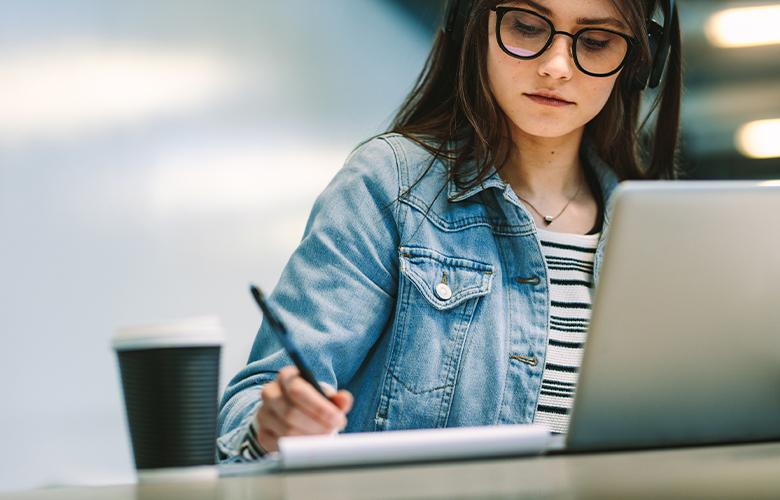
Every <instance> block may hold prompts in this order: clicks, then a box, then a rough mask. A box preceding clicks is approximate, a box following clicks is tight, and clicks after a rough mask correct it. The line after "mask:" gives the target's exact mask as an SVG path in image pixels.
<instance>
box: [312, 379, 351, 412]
mask: <svg viewBox="0 0 780 500" xmlns="http://www.w3.org/2000/svg"><path fill="white" fill-rule="evenodd" d="M320 385H321V386H322V390H323V391H324V392H325V394H326V395H327V396H328V399H329V400H330V402H331V403H333V404H334V405H336V406H337V407H338V409H339V410H341V411H343V412H344V413H349V410H351V409H352V403H353V402H354V398H353V397H352V393H350V392H349V391H345V390H344V389H342V390H340V391H339V392H336V389H334V388H333V386H332V385H330V384H329V383H327V382H320Z"/></svg>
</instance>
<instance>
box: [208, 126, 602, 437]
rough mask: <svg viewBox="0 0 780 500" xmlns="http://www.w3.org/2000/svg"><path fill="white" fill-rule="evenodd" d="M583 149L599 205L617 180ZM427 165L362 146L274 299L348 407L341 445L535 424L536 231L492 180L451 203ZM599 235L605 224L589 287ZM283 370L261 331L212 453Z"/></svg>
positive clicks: (438, 171)
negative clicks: (379, 435)
mask: <svg viewBox="0 0 780 500" xmlns="http://www.w3.org/2000/svg"><path fill="white" fill-rule="evenodd" d="M583 148H584V150H583V152H584V154H585V158H586V161H587V163H588V165H590V168H592V172H594V173H595V177H596V178H597V179H598V183H599V186H600V187H601V192H602V194H603V197H604V200H603V201H604V205H605V206H608V200H609V198H610V195H611V193H612V192H613V190H614V188H615V187H616V185H617V178H616V176H615V174H614V173H613V171H612V169H611V168H609V166H607V165H606V164H604V162H603V161H601V160H600V159H599V158H598V156H597V155H596V154H595V152H594V150H593V148H592V147H591V146H590V145H589V143H588V142H587V140H586V141H585V142H584V143H583ZM430 160H431V155H430V153H428V152H427V151H426V150H425V149H424V148H422V147H421V146H419V145H417V144H416V143H414V142H413V141H411V140H409V139H407V138H404V137H403V136H401V135H398V134H385V135H382V136H379V137H376V138H374V139H372V140H370V141H368V142H366V143H364V144H363V145H361V146H360V147H358V148H357V149H356V150H355V151H354V152H353V153H352V154H351V155H350V156H349V158H348V159H347V161H346V164H345V165H344V167H343V168H342V169H341V170H340V171H339V173H338V174H337V175H336V176H335V178H334V179H333V180H332V181H331V183H330V184H329V185H328V187H327V188H326V189H325V191H324V192H323V193H322V194H321V195H320V196H319V197H318V199H317V201H316V202H315V204H314V207H313V209H312V212H311V215H310V217H309V220H308V223H307V225H306V230H305V232H304V236H303V239H302V241H301V243H300V245H299V246H298V248H297V249H296V250H295V252H294V253H293V255H292V256H291V258H290V260H289V262H288V264H287V265H286V267H285V268H284V271H283V272H282V275H281V278H280V281H279V283H278V285H277V286H276V288H275V289H274V291H273V293H272V294H271V296H270V301H269V303H270V305H271V307H272V308H274V309H275V311H276V312H277V314H278V316H279V318H280V319H281V321H283V322H284V323H285V324H286V326H287V329H288V330H289V333H290V335H291V336H292V337H293V340H294V341H295V343H296V344H297V345H298V347H299V349H300V350H301V352H302V355H303V357H304V358H305V359H306V361H307V362H308V363H309V365H310V367H311V368H312V370H313V372H314V373H315V375H316V377H317V378H318V379H319V380H320V381H323V382H326V383H328V384H330V385H332V386H334V387H336V388H338V389H347V390H349V391H350V392H352V394H353V395H354V396H355V403H354V407H353V409H352V411H351V412H350V413H349V415H348V424H347V427H346V429H345V432H358V431H383V430H395V429H414V428H434V427H453V426H472V425H491V424H515V423H529V422H531V421H532V420H533V417H534V413H535V411H536V406H537V405H536V403H537V398H538V395H539V389H540V384H541V377H542V370H543V367H544V359H545V350H546V347H547V331H548V322H549V309H550V304H549V294H548V290H549V286H550V285H549V281H548V278H547V274H548V273H547V269H546V265H545V262H544V258H543V256H542V251H541V247H540V243H539V239H538V235H537V232H536V226H535V223H534V221H533V219H532V217H531V215H530V214H529V213H528V212H527V211H526V209H525V208H524V206H523V205H522V203H521V202H520V201H519V199H518V198H517V196H516V195H515V193H514V191H513V190H512V189H511V187H510V186H509V185H508V184H507V183H505V182H504V181H503V180H502V179H501V178H500V177H499V176H498V174H497V173H496V172H495V171H493V173H492V175H491V176H490V177H488V178H487V179H486V180H485V181H483V182H482V183H481V184H480V185H478V186H476V187H473V188H471V189H469V190H467V191H465V192H460V191H458V189H457V188H456V186H455V184H454V183H453V182H452V181H448V180H447V176H446V173H447V167H446V166H445V164H444V163H443V162H441V161H439V160H437V161H436V162H435V163H434V164H433V166H432V168H431V170H430V171H429V172H428V173H427V174H426V175H424V176H422V178H421V175H422V174H423V172H424V171H425V169H426V168H427V167H428V166H429V164H430ZM418 179H420V180H419V182H417V183H416V184H415V181H417V180H418ZM412 185H414V186H413V188H412V189H411V190H409V188H410V186H412ZM608 224H609V210H607V212H606V213H605V216H604V220H603V226H602V231H601V237H600V240H599V244H598V248H597V252H596V257H595V259H596V260H595V265H594V275H595V276H596V277H598V272H599V267H600V263H601V259H602V255H603V251H604V243H605V235H606V231H607V228H608ZM535 278H538V279H535ZM289 364H292V363H291V361H290V359H289V358H288V357H287V355H286V354H285V352H284V351H283V349H282V348H281V346H280V345H279V344H278V342H277V341H276V340H275V338H274V335H273V333H272V332H271V331H270V330H269V326H268V324H267V322H263V323H262V324H261V326H260V330H259V331H258V333H257V336H256V338H255V341H254V345H253V347H252V350H251V353H250V355H249V360H248V364H247V366H246V367H245V368H244V369H242V370H241V371H240V372H239V373H238V374H237V375H236V376H235V377H234V378H233V379H232V380H231V382H230V383H229V385H228V387H227V389H226V391H225V393H224V396H223V399H222V402H221V405H220V412H219V424H218V425H219V429H218V434H219V435H220V436H221V437H220V439H219V441H218V443H219V444H220V446H221V447H223V448H224V447H228V446H231V445H234V444H235V441H236V439H237V436H239V435H240V434H241V432H245V431H246V428H247V426H248V423H249V421H250V420H251V418H252V417H253V415H254V412H255V411H256V409H257V408H258V405H259V404H261V402H260V399H259V398H260V386H261V385H262V384H264V383H266V382H268V381H270V380H273V379H275V378H276V374H277V371H278V370H279V369H281V368H282V367H283V366H285V365H289Z"/></svg>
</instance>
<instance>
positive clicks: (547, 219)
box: [544, 215, 555, 226]
mask: <svg viewBox="0 0 780 500" xmlns="http://www.w3.org/2000/svg"><path fill="white" fill-rule="evenodd" d="M554 220H555V217H553V216H552V215H545V216H544V222H545V223H546V224H547V225H548V226H549V225H550V224H551V223H552V221H554Z"/></svg>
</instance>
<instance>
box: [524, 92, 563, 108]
mask: <svg viewBox="0 0 780 500" xmlns="http://www.w3.org/2000/svg"><path fill="white" fill-rule="evenodd" d="M523 95H524V96H526V97H527V98H529V99H531V100H532V101H534V102H535V103H538V104H542V105H544V106H553V107H563V106H573V105H574V103H573V102H569V101H564V100H561V99H555V98H553V97H545V96H542V95H537V94H523Z"/></svg>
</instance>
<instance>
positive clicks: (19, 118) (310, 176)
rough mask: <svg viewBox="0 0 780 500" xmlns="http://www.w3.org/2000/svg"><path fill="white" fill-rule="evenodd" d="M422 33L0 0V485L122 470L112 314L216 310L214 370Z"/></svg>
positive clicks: (231, 357)
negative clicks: (219, 351)
mask: <svg viewBox="0 0 780 500" xmlns="http://www.w3.org/2000/svg"><path fill="white" fill-rule="evenodd" d="M430 41H431V33H430V32H429V31H426V30H425V29H424V27H423V26H422V25H420V24H419V23H417V22H415V21H414V20H413V19H412V18H411V17H410V16H409V15H408V13H407V12H405V11H403V10H401V9H399V8H398V7H397V6H395V5H394V4H393V3H391V2H385V1H379V0H340V1H328V2H305V7H303V6H302V4H301V3H300V2H283V1H271V0H269V1H256V0H230V1H213V0H211V1H206V0H165V1H164V2H124V1H116V0H67V1H55V0H24V1H21V0H10V1H9V0H1V1H0V277H2V286H1V287H0V304H2V306H1V307H2V313H1V314H0V331H2V335H3V341H4V342H3V344H4V345H3V347H2V349H0V375H1V376H0V394H2V397H3V403H2V410H3V411H2V412H0V437H1V439H0V441H2V443H3V450H4V452H3V453H2V458H0V489H2V490H15V489H23V488H31V487H38V486H45V485H55V484H64V483H67V484H75V483H102V482H106V483H109V482H117V481H131V480H132V479H133V475H132V457H131V454H130V449H129V444H128V437H127V434H126V432H127V431H126V424H125V417H124V414H123V411H124V410H123V406H122V400H121V388H120V385H119V379H118V370H117V366H116V361H115V358H114V355H113V352H112V351H111V349H110V347H109V340H110V337H111V335H112V333H113V332H114V330H115V329H116V328H117V327H118V326H122V325H128V324H135V323H145V322H153V321H158V320H167V319H175V318H181V317H187V316H192V315H202V314H212V313H213V314H218V315H219V316H220V317H221V319H222V321H223V324H224V325H225V327H226V330H227V335H228V342H227V347H226V349H225V352H224V359H223V373H222V379H223V380H222V382H221V386H222V387H224V385H225V383H226V381H227V378H228V377H229V376H231V375H232V374H234V373H235V372H236V371H238V369H239V368H240V367H242V366H243V365H244V364H245V362H246V357H247V355H248V353H249V347H250V344H251V341H252V339H253V338H254V334H255V331H256V328H257V326H258V324H259V323H258V322H259V314H258V312H257V310H256V306H255V305H254V304H253V303H252V301H251V299H250V296H249V294H248V291H247V285H248V283H249V282H250V281H255V282H257V283H258V284H259V285H260V286H261V287H263V288H264V289H266V290H269V291H270V290H271V289H272V288H273V286H274V285H275V283H276V281H277V279H278V276H279V273H280V272H281V269H282V266H283V265H284V263H285V262H286V260H287V258H288V257H289V254H290V253H291V252H292V250H293V249H294V247H295V245H296V243H297V241H298V240H299V239H300V237H301V234H302V232H303V227H304V224H305V221H306V216H307V215H308V212H309V210H310V208H311V206H312V203H313V201H314V198H315V196H316V195H317V194H318V193H319V192H320V191H321V190H322V189H323V188H324V187H325V185H326V184H327V182H328V181H329V180H330V178H331V177H332V176H333V175H334V173H335V172H336V170H337V169H338V168H339V167H340V166H341V165H342V163H343V161H344V160H345V158H346V156H347V154H348V153H349V152H350V150H351V149H352V148H353V147H354V146H355V145H356V144H357V143H358V142H359V141H361V140H363V139H365V138H367V137H369V136H371V135H373V134H375V133H377V132H380V131H382V130H384V128H385V127H387V125H388V124H389V119H390V117H391V116H392V114H393V111H394V110H395V109H396V108H397V107H398V105H399V104H400V102H401V100H402V99H403V97H404V96H405V94H406V93H407V92H408V90H409V89H410V88H411V85H412V84H413V82H414V79H415V77H416V76H417V72H418V71H419V69H420V68H421V66H422V64H423V62H424V59H425V56H426V55H427V51H428V49H429V47H430Z"/></svg>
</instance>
